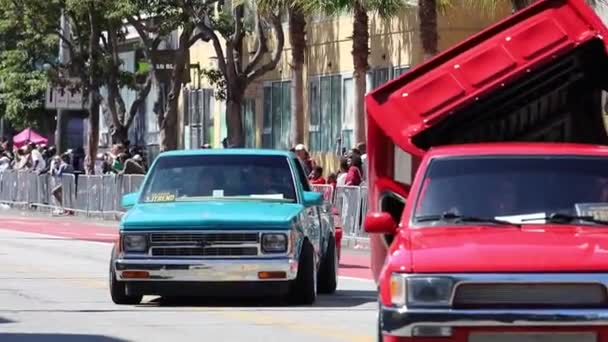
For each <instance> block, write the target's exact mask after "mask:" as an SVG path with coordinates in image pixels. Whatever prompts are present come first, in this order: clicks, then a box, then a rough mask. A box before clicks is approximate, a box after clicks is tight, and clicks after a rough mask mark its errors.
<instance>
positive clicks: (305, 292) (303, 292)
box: [289, 242, 317, 305]
mask: <svg viewBox="0 0 608 342" xmlns="http://www.w3.org/2000/svg"><path fill="white" fill-rule="evenodd" d="M316 274H317V272H316V270H315V258H314V251H313V249H312V246H311V245H310V243H308V242H306V243H305V244H304V246H302V253H301V254H300V260H299V265H298V275H297V276H296V279H295V282H294V283H293V285H292V288H291V291H290V294H289V301H290V302H291V303H292V304H299V305H310V304H312V303H314V302H315V300H316V299H317V277H316Z"/></svg>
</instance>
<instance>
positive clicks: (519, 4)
mask: <svg viewBox="0 0 608 342" xmlns="http://www.w3.org/2000/svg"><path fill="white" fill-rule="evenodd" d="M529 4H530V0H511V5H512V6H513V12H515V11H519V10H520V9H523V8H524V7H526V6H528V5H529Z"/></svg>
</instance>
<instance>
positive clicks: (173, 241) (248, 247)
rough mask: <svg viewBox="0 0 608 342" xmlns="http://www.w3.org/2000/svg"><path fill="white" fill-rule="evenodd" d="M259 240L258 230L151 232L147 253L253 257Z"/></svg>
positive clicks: (158, 254) (153, 254) (184, 255)
mask: <svg viewBox="0 0 608 342" xmlns="http://www.w3.org/2000/svg"><path fill="white" fill-rule="evenodd" d="M259 242H260V234H259V233H241V232H229V233H198V232H197V233H152V234H150V254H151V255H152V256H158V257H240V256H256V255H258V254H259Z"/></svg>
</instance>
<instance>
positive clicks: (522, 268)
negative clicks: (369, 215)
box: [410, 225, 608, 273]
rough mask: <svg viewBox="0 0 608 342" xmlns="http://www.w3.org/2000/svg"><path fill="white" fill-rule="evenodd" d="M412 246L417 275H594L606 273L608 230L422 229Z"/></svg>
mask: <svg viewBox="0 0 608 342" xmlns="http://www.w3.org/2000/svg"><path fill="white" fill-rule="evenodd" d="M410 241H411V244H410V247H411V252H412V267H413V271H414V272H416V273H450V272H488V271H490V272H553V271H559V272H585V271H588V272H593V271H606V268H607V267H608V228H601V227H589V226H587V227H576V226H563V225H546V226H545V225H539V226H536V227H528V228H522V229H519V228H511V227H503V226H500V227H458V228H454V227H451V228H447V227H446V228H441V227H436V228H421V229H414V230H411V231H410ZM530 246H534V248H531V247H530Z"/></svg>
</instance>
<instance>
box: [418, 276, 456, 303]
mask: <svg viewBox="0 0 608 342" xmlns="http://www.w3.org/2000/svg"><path fill="white" fill-rule="evenodd" d="M453 287H454V281H453V280H452V279H450V278H445V277H411V278H408V279H407V304H408V305H410V306H449V305H450V300H451V298H452V289H453Z"/></svg>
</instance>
